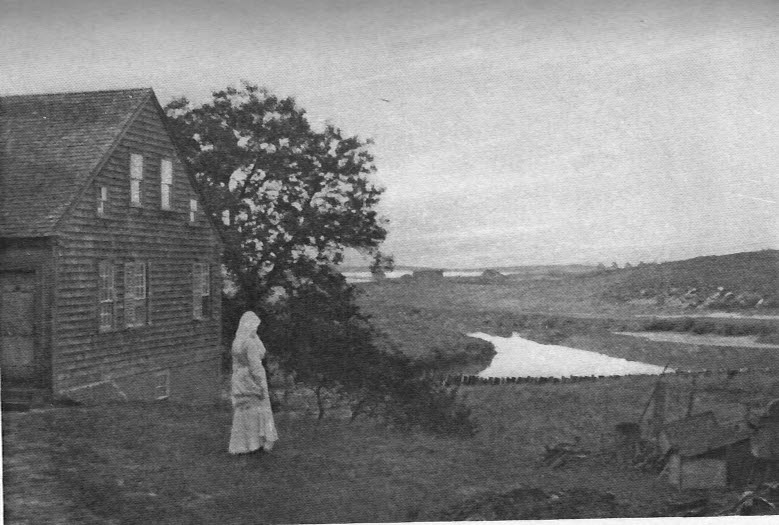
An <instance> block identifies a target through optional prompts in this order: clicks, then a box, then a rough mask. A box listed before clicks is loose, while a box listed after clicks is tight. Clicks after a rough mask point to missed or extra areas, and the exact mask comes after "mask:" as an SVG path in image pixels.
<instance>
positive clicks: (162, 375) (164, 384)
mask: <svg viewBox="0 0 779 525" xmlns="http://www.w3.org/2000/svg"><path fill="white" fill-rule="evenodd" d="M154 397H155V398H157V399H168V397H170V370H161V371H159V372H157V373H156V374H155V375H154Z"/></svg>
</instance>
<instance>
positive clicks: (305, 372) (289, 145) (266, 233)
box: [166, 83, 474, 434]
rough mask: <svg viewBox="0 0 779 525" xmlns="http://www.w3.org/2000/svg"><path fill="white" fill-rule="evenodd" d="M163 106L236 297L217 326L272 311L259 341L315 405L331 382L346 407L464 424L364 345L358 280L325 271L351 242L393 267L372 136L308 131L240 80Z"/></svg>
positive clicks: (405, 366) (382, 266) (413, 368)
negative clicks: (198, 101)
mask: <svg viewBox="0 0 779 525" xmlns="http://www.w3.org/2000/svg"><path fill="white" fill-rule="evenodd" d="M166 113H167V115H168V118H169V126H170V129H171V131H172V133H173V135H174V138H175V140H176V141H177V143H178V145H179V149H180V151H181V152H182V153H183V154H184V156H185V159H186V161H187V163H188V164H189V166H190V169H191V170H192V171H193V172H194V174H195V178H196V182H197V184H198V186H199V190H200V193H201V195H202V196H203V198H204V199H205V204H206V208H207V209H208V211H209V213H211V214H212V215H213V218H214V222H215V223H216V224H219V225H220V228H222V233H223V238H224V239H225V243H226V246H225V257H224V258H225V266H226V267H227V270H228V273H229V277H231V278H232V280H234V281H235V283H236V285H237V294H236V295H235V296H234V297H231V298H227V299H226V300H225V301H223V305H224V306H225V308H224V309H223V321H224V322H223V326H224V332H225V333H226V334H232V333H233V332H234V329H235V326H236V325H237V322H238V318H239V317H240V315H241V313H242V312H243V311H245V310H247V309H251V310H255V311H257V312H258V313H259V314H260V315H261V317H263V318H264V319H266V320H268V322H267V323H264V324H263V329H264V334H263V340H264V341H265V342H266V344H268V346H269V349H270V350H271V352H272V353H273V354H274V357H275V358H276V359H277V360H278V361H279V364H281V366H282V368H283V369H284V370H286V371H288V372H292V373H294V375H295V377H296V379H297V380H298V381H299V382H301V383H304V384H306V385H309V386H311V387H312V388H314V389H315V391H316V393H317V397H318V398H319V399H320V400H321V397H320V393H321V392H322V391H323V390H327V391H333V392H336V393H338V394H340V395H343V396H344V397H346V398H347V399H349V400H350V401H351V403H352V408H353V410H354V412H353V413H354V414H355V415H359V414H370V415H375V416H380V417H383V418H384V419H385V420H387V421H390V422H392V423H394V424H397V425H398V426H401V427H404V428H410V427H414V426H421V427H425V428H429V429H431V430H437V431H443V432H447V433H466V434H469V433H472V432H473V430H474V427H473V423H472V422H471V421H470V419H469V413H468V411H467V410H466V409H464V408H463V406H462V404H461V403H460V402H459V401H458V399H457V397H456V395H455V394H453V393H452V392H450V391H448V390H447V389H445V388H443V387H440V386H437V385H435V384H433V383H431V382H429V381H426V380H425V379H424V378H423V377H422V375H421V373H420V372H421V369H420V367H419V366H418V365H417V364H415V363H414V362H412V361H411V360H409V359H408V358H407V357H405V356H403V355H401V354H399V353H395V354H388V353H385V352H383V351H380V350H379V349H378V348H377V347H376V346H375V345H374V335H375V334H374V333H373V329H372V327H371V326H370V324H369V323H368V322H367V319H366V318H365V317H363V316H362V315H361V314H360V313H359V310H358V308H357V305H356V302H355V289H354V287H353V286H352V285H349V284H347V283H346V280H345V279H344V277H343V276H342V275H341V274H340V273H339V272H338V271H337V270H336V269H335V268H334V265H335V264H337V263H339V262H340V261H341V260H342V258H343V253H344V250H345V249H346V248H355V249H358V250H362V251H364V252H367V253H368V254H370V255H371V256H372V260H373V264H372V266H371V270H372V271H375V272H379V271H384V270H391V269H392V265H393V260H392V257H390V256H386V255H384V254H382V253H381V252H380V251H379V245H380V244H381V242H382V241H383V240H384V238H385V236H386V230H385V221H383V220H382V219H381V218H380V217H379V215H378V213H377V211H376V205H377V204H378V202H379V198H380V196H381V193H382V189H381V188H379V187H378V186H376V185H375V184H373V183H372V182H371V180H370V175H371V174H372V173H373V172H374V171H375V166H374V163H373V156H372V155H371V153H370V151H369V147H370V145H371V143H370V141H363V140H361V139H359V138H358V137H351V136H346V135H344V134H343V133H342V132H341V130H339V129H338V128H336V127H335V126H332V125H326V126H324V127H323V129H322V130H315V129H313V128H312V126H311V125H310V123H309V122H308V120H307V117H306V113H305V111H304V110H303V109H301V108H300V107H298V106H297V105H296V104H295V101H294V100H293V99H291V98H284V99H281V98H278V97H276V96H275V95H272V94H271V93H269V92H268V91H266V90H264V89H260V88H258V87H257V86H255V85H251V84H246V83H244V85H243V86H242V87H241V88H239V89H236V88H231V87H230V88H227V89H225V90H223V91H218V92H215V93H214V94H213V100H212V101H210V102H209V103H206V104H202V105H200V106H194V105H193V104H191V103H190V102H189V101H188V100H187V99H186V98H179V99H177V100H174V101H173V102H171V103H170V104H168V105H167V106H166ZM279 291H280V293H277V292H279ZM323 413H324V405H323V404H322V403H320V415H321V414H323Z"/></svg>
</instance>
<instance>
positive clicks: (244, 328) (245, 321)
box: [232, 311, 262, 353]
mask: <svg viewBox="0 0 779 525" xmlns="http://www.w3.org/2000/svg"><path fill="white" fill-rule="evenodd" d="M258 326H260V318H259V317H257V314H255V313H254V312H251V311H249V312H245V313H244V314H243V315H242V316H241V321H240V322H239V323H238V329H237V330H236V331H235V339H233V347H232V351H233V353H240V352H242V351H243V347H244V343H246V342H249V341H254V342H255V343H260V339H259V337H258V336H257V327H258ZM260 347H262V345H261V344H260Z"/></svg>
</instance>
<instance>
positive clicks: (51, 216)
mask: <svg viewBox="0 0 779 525" xmlns="http://www.w3.org/2000/svg"><path fill="white" fill-rule="evenodd" d="M201 202H202V199H200V198H199V196H198V193H197V191H196V189H195V186H194V184H193V180H192V178H191V175H189V174H188V172H187V170H185V168H184V166H183V164H182V161H181V159H180V157H179V155H178V154H177V152H176V148H175V146H174V144H173V142H172V140H171V136H170V134H169V132H168V130H167V128H166V120H165V116H164V113H163V110H162V108H161V107H160V105H159V102H158V101H157V99H156V97H155V95H154V93H153V91H152V90H151V89H133V90H121V91H99V92H89V93H62V94H43V95H22V96H8V97H1V98H0V349H1V350H2V387H3V399H4V401H5V400H7V399H9V398H11V397H13V396H14V395H27V394H29V393H30V392H32V393H35V394H39V395H43V396H54V397H67V398H71V399H75V400H87V399H98V400H106V399H149V400H151V399H165V398H171V399H179V400H188V401H199V400H209V399H214V398H215V396H216V395H217V390H218V376H219V359H220V350H219V345H220V315H221V312H220V300H219V298H220V289H221V282H220V281H221V278H220V276H221V270H220V268H221V266H220V252H221V248H222V246H221V242H220V238H219V236H218V233H217V230H216V229H215V226H214V224H213V223H212V222H211V220H210V218H209V217H208V216H207V214H206V213H204V210H203V207H202V205H201ZM25 393H26V394H25Z"/></svg>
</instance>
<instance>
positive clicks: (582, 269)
mask: <svg viewBox="0 0 779 525" xmlns="http://www.w3.org/2000/svg"><path fill="white" fill-rule="evenodd" d="M338 269H339V270H340V271H341V272H367V271H369V270H368V267H367V266H339V267H338ZM595 269H596V268H595V266H588V265H584V264H545V265H530V266H484V267H480V268H447V267H444V266H435V267H434V266H408V265H402V264H399V265H395V271H399V272H403V271H406V272H414V271H418V270H444V271H447V272H483V271H485V270H495V271H498V272H500V273H528V274H536V273H543V274H548V273H565V274H569V273H587V272H592V271H594V270H595Z"/></svg>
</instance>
